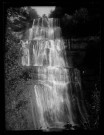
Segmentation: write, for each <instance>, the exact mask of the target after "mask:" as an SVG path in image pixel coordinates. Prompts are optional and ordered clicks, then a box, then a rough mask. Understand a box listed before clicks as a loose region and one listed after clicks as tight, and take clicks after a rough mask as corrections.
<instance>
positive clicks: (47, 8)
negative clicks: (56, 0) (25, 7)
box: [31, 6, 55, 17]
mask: <svg viewBox="0 0 104 135" xmlns="http://www.w3.org/2000/svg"><path fill="white" fill-rule="evenodd" d="M31 8H32V9H35V10H36V11H37V13H38V15H39V16H41V17H42V15H43V14H46V16H48V15H49V14H50V12H51V10H54V9H55V6H36V7H35V6H34V7H31Z"/></svg>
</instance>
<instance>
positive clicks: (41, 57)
mask: <svg viewBox="0 0 104 135" xmlns="http://www.w3.org/2000/svg"><path fill="white" fill-rule="evenodd" d="M58 23H59V20H58V19H53V18H39V19H36V20H34V21H33V25H32V28H31V29H30V30H29V35H28V37H29V38H28V40H27V41H26V42H24V41H21V43H22V47H23V51H24V53H23V54H24V56H23V57H22V66H28V67H29V66H33V67H34V68H36V69H37V76H38V80H37V82H38V84H37V85H35V86H34V92H35V95H36V101H37V107H38V112H39V115H40V119H39V122H40V126H41V127H42V128H43V129H47V128H49V129H59V128H62V127H63V126H64V125H65V124H67V123H69V124H71V125H72V126H76V125H79V123H80V121H79V119H77V117H80V118H81V121H83V122H82V123H84V122H85V123H87V120H86V119H87V116H86V109H85V107H84V104H83V101H82V98H83V96H82V91H81V82H80V75H79V71H78V70H76V69H74V68H71V66H70V65H69V64H68V59H67V58H66V55H65V42H64V40H63V39H62V37H61V30H60V27H58V26H57V24H58ZM30 52H31V53H30ZM31 54H32V56H31ZM66 60H67V61H66ZM78 95H79V96H78ZM79 97H80V98H81V99H79ZM73 106H74V107H73ZM77 113H78V115H79V116H77ZM76 116H77V117H76ZM82 125H83V124H82Z"/></svg>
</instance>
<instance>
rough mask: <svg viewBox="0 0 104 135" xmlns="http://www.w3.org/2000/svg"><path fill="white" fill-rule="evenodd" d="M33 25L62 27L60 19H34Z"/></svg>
mask: <svg viewBox="0 0 104 135" xmlns="http://www.w3.org/2000/svg"><path fill="white" fill-rule="evenodd" d="M33 25H35V26H39V27H57V26H59V25H60V21H59V19H58V18H47V17H42V18H38V19H34V20H33Z"/></svg>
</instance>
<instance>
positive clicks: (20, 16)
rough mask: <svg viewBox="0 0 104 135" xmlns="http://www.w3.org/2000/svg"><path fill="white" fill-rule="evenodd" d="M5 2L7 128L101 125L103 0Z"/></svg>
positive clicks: (90, 127)
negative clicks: (26, 3) (101, 2)
mask: <svg viewBox="0 0 104 135" xmlns="http://www.w3.org/2000/svg"><path fill="white" fill-rule="evenodd" d="M14 3H15V2H14ZM3 6H4V8H3V11H4V16H3V17H4V21H3V23H4V25H3V29H4V43H3V46H4V72H5V78H4V80H5V89H4V96H5V105H4V107H5V130H6V131H36V132H37V131H39V132H48V133H50V132H55V133H58V132H60V133H61V132H62V133H64V132H63V131H65V132H70V131H73V130H75V131H96V130H99V129H100V114H101V103H100V99H101V78H100V77H101V7H100V2H96V1H95V2H94V1H89V2H84V1H83V2H82V3H78V2H77V3H76V4H75V3H71V2H70V1H69V3H66V4H65V3H64V2H63V3H61V4H60V3H58V4H57V3H55V2H53V3H51V2H50V3H44V5H41V4H40V5H39V3H38V4H33V5H19V6H18V5H16V4H14V5H13V4H10V3H9V4H8V3H4V4H3ZM29 135H30V134H29Z"/></svg>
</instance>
